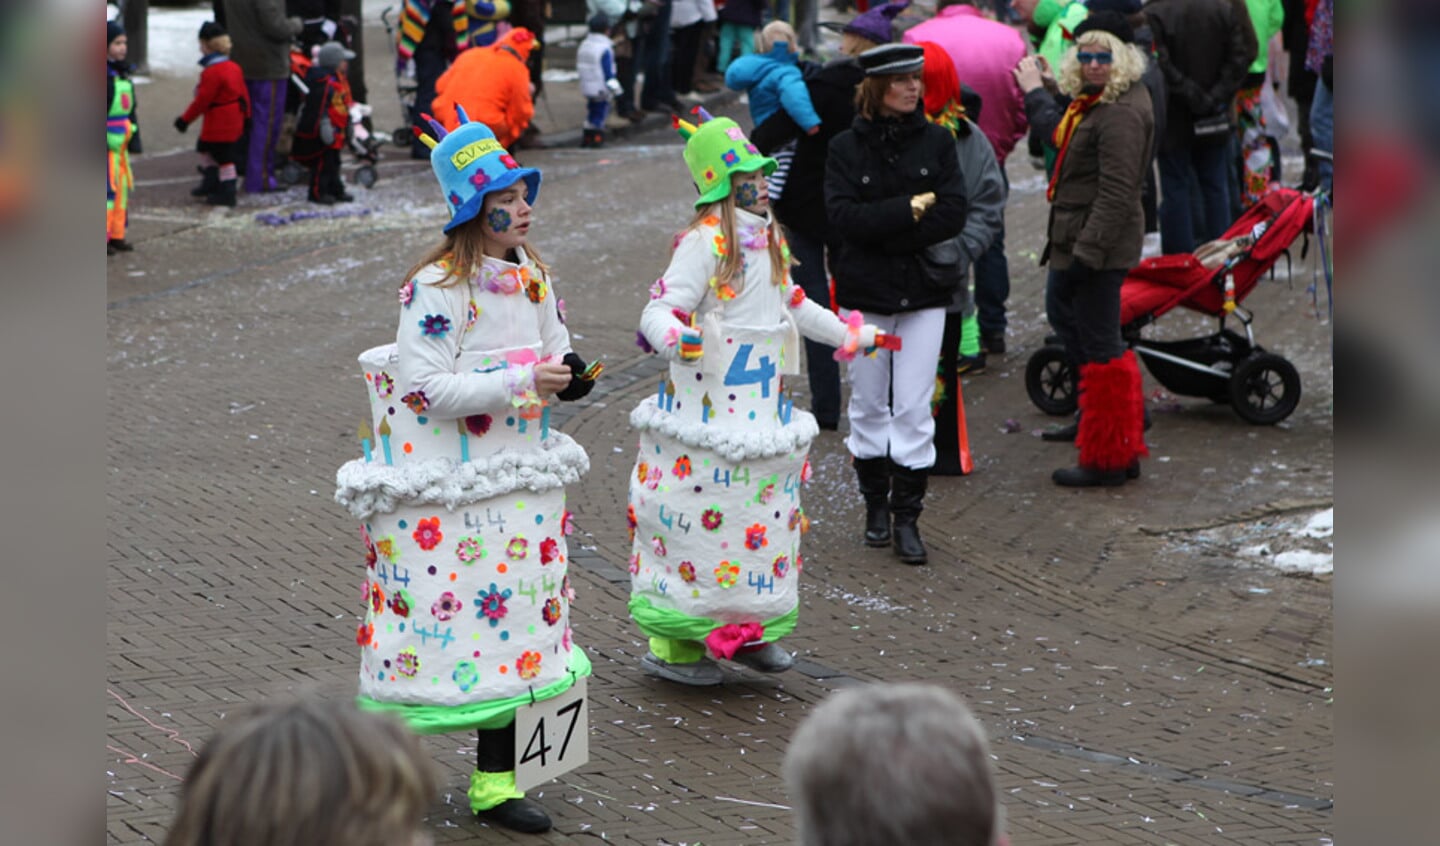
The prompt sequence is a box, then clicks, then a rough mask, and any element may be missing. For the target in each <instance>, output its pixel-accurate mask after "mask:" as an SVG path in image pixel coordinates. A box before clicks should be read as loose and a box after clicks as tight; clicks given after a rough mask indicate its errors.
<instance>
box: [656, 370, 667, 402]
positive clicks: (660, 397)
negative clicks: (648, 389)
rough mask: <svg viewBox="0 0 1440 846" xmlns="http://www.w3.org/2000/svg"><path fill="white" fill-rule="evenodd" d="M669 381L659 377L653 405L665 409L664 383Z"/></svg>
mask: <svg viewBox="0 0 1440 846" xmlns="http://www.w3.org/2000/svg"><path fill="white" fill-rule="evenodd" d="M667 381H669V380H668V379H666V378H665V377H664V376H661V377H660V387H659V388H657V389H656V390H655V404H656V405H658V406H660V407H661V408H664V407H665V383H666V382H667Z"/></svg>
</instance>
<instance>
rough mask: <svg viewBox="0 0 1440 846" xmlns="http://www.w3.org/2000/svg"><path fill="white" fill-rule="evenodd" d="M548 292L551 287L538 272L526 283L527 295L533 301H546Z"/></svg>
mask: <svg viewBox="0 0 1440 846" xmlns="http://www.w3.org/2000/svg"><path fill="white" fill-rule="evenodd" d="M548 293H550V288H549V287H548V286H547V285H546V284H545V280H544V279H543V278H541V277H540V276H539V275H538V274H537V275H536V276H535V277H533V278H531V279H529V280H528V281H527V282H526V283H525V296H527V297H529V298H530V302H532V303H539V302H544V301H545V296H546V295H547V294H548Z"/></svg>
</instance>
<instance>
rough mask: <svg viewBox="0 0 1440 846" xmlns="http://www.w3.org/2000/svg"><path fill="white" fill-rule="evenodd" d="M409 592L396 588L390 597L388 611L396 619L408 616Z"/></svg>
mask: <svg viewBox="0 0 1440 846" xmlns="http://www.w3.org/2000/svg"><path fill="white" fill-rule="evenodd" d="M410 600H411V597H410V591H408V590H405V589H404V588H397V589H396V591H395V593H394V594H392V595H391V596H390V603H389V604H390V610H391V611H393V612H394V613H395V615H396V616H398V617H409V616H410Z"/></svg>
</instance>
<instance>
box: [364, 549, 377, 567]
mask: <svg viewBox="0 0 1440 846" xmlns="http://www.w3.org/2000/svg"><path fill="white" fill-rule="evenodd" d="M377 560H378V556H377V555H376V554H375V547H374V546H373V545H372V546H367V547H365V569H367V570H374V569H375V563H376V561H377Z"/></svg>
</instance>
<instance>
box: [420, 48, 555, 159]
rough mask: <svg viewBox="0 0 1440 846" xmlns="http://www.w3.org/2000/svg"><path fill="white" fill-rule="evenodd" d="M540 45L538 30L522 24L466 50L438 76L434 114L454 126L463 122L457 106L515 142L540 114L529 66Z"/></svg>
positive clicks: (508, 141) (506, 143)
mask: <svg viewBox="0 0 1440 846" xmlns="http://www.w3.org/2000/svg"><path fill="white" fill-rule="evenodd" d="M535 47H536V42H535V35H534V33H532V32H530V30H528V29H526V28H525V27H523V26H517V27H515V28H514V29H512V30H510V31H509V32H507V33H505V34H504V35H502V36H500V39H499V40H498V41H496V42H495V43H494V45H492V46H490V47H471V48H470V49H469V50H466V51H464V52H463V53H461V54H460V56H459V58H457V59H456V60H455V64H453V65H451V66H450V68H449V70H447V71H445V73H443V74H441V76H440V79H438V80H436V82H435V102H434V104H433V107H434V109H435V111H434V115H435V118H436V119H437V120H439V121H440V123H441V124H442V125H444V127H445V128H446V129H454V128H455V127H457V126H459V125H460V124H461V123H462V121H461V120H460V116H459V111H458V110H457V108H456V107H457V106H458V107H460V108H463V109H464V110H465V114H467V115H469V116H470V119H471V120H474V121H479V122H480V123H483V124H485V125H486V126H488V127H490V129H491V131H492V132H494V133H495V137H496V138H498V139H500V144H501V145H502V146H504V147H507V148H508V147H511V146H513V145H514V144H515V142H516V141H519V140H520V136H521V135H523V134H525V128H526V127H528V126H529V125H530V120H531V118H533V117H535V99H534V94H533V89H532V88H531V87H530V66H529V62H530V53H531V51H533V50H534V49H535Z"/></svg>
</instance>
